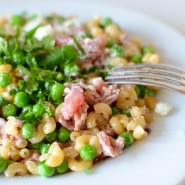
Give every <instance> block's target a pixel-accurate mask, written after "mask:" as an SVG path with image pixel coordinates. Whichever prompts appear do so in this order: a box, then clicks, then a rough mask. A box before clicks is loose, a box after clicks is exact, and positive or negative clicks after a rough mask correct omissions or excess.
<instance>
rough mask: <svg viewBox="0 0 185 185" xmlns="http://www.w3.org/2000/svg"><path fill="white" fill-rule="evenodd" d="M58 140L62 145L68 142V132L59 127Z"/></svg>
mask: <svg viewBox="0 0 185 185" xmlns="http://www.w3.org/2000/svg"><path fill="white" fill-rule="evenodd" d="M58 139H59V140H60V141H61V142H62V143H66V142H68V141H69V139H70V131H69V130H67V129H66V128H64V127H61V128H60V129H59V131H58Z"/></svg>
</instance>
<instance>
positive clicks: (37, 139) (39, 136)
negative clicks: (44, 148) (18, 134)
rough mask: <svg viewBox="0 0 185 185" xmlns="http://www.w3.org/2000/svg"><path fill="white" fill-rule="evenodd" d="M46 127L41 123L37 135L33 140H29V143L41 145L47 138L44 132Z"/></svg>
mask: <svg viewBox="0 0 185 185" xmlns="http://www.w3.org/2000/svg"><path fill="white" fill-rule="evenodd" d="M44 125H45V124H44V123H41V124H40V125H38V127H37V132H36V133H35V135H34V136H33V137H32V138H31V139H29V141H30V142H31V143H33V144H34V143H39V142H40V141H42V140H43V139H44V138H45V136H46V134H45V133H44V130H43V128H44Z"/></svg>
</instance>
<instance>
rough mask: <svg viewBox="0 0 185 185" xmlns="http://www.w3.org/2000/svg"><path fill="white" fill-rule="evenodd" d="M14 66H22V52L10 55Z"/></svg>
mask: <svg viewBox="0 0 185 185" xmlns="http://www.w3.org/2000/svg"><path fill="white" fill-rule="evenodd" d="M12 57H13V61H14V63H15V64H17V65H18V64H23V63H24V61H25V58H24V53H23V52H22V51H16V52H14V53H13V55H12Z"/></svg>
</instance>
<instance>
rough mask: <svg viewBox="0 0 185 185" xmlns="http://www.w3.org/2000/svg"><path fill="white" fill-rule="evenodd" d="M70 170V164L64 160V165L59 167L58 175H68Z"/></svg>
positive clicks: (57, 169)
mask: <svg viewBox="0 0 185 185" xmlns="http://www.w3.org/2000/svg"><path fill="white" fill-rule="evenodd" d="M67 170H68V162H67V160H66V159H64V161H63V162H62V164H61V165H60V166H57V168H56V171H57V172H58V173H66V172H67Z"/></svg>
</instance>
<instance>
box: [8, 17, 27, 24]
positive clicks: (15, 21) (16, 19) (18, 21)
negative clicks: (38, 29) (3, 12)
mask: <svg viewBox="0 0 185 185" xmlns="http://www.w3.org/2000/svg"><path fill="white" fill-rule="evenodd" d="M10 23H11V24H13V25H21V24H23V23H24V19H23V17H21V16H19V15H13V16H11V17H10Z"/></svg>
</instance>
